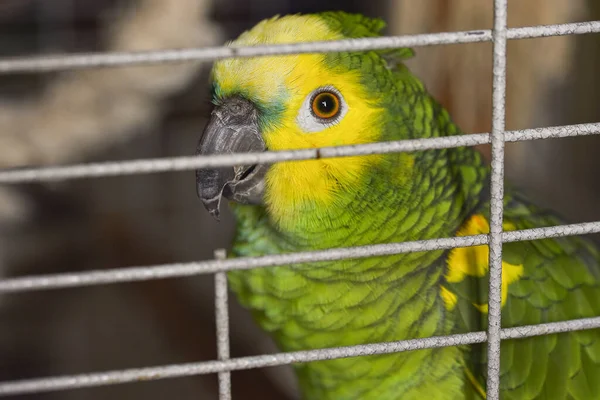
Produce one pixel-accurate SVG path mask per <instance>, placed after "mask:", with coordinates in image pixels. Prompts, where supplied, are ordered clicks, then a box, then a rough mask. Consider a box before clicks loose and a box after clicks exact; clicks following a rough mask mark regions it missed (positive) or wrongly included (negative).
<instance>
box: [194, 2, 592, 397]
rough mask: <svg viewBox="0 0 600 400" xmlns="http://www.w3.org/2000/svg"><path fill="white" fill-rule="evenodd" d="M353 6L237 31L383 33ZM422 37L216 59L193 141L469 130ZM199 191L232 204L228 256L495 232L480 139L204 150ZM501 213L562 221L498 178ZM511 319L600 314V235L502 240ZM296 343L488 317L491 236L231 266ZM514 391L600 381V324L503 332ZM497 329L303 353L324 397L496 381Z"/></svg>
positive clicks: (331, 141) (504, 380) (478, 393)
mask: <svg viewBox="0 0 600 400" xmlns="http://www.w3.org/2000/svg"><path fill="white" fill-rule="evenodd" d="M384 27H385V22H384V20H383V19H380V18H371V17H366V16H364V15H361V14H350V13H345V12H341V11H328V12H322V13H317V14H289V15H284V16H279V15H277V16H274V17H272V18H269V19H265V20H263V21H261V22H259V23H258V24H256V25H255V26H254V27H252V28H251V29H249V30H247V31H245V32H243V33H242V34H241V35H240V36H239V37H238V38H237V39H235V40H233V41H231V42H228V43H227V44H226V45H227V46H233V47H235V46H255V45H273V44H289V43H300V42H314V41H331V40H348V39H349V40H352V39H357V38H368V37H379V36H382V35H383V33H382V30H383V29H384ZM413 56H414V51H413V50H412V49H410V48H396V49H375V50H361V51H336V52H328V53H302V54H289V55H287V54H286V55H278V56H274V55H265V56H253V57H247V58H244V57H235V55H234V56H233V58H226V59H220V60H217V61H215V63H214V65H213V66H212V69H211V73H210V79H209V81H210V85H209V89H210V92H211V101H212V106H211V107H212V111H211V115H210V118H209V120H208V123H207V124H206V126H205V128H204V130H203V132H202V135H201V137H200V140H199V142H198V145H197V147H196V154H198V155H211V154H232V153H260V152H264V151H274V152H277V151H282V150H299V149H318V148H322V147H331V146H352V145H359V144H368V143H376V142H389V141H399V140H411V139H424V138H437V137H444V136H452V135H460V134H463V133H462V132H461V130H460V129H459V127H457V125H455V124H454V122H453V121H452V119H451V117H450V115H449V114H448V112H447V111H446V110H445V109H444V108H443V107H442V105H441V104H440V103H438V102H437V101H436V100H435V99H434V98H433V97H432V95H431V94H429V93H428V91H427V89H426V88H425V86H424V84H423V83H422V82H421V81H420V80H419V78H418V77H417V75H416V74H413V73H412V72H411V71H410V70H409V68H408V67H407V65H406V61H407V60H409V59H410V58H411V57H413ZM195 175H196V176H195V182H196V191H197V194H198V196H199V198H200V200H201V202H202V204H203V206H204V208H205V209H206V210H207V211H208V212H209V213H210V215H212V216H213V217H215V218H217V219H218V217H219V212H220V211H219V210H220V207H221V202H222V201H223V198H225V199H226V201H227V202H228V204H229V208H230V209H231V211H232V213H233V215H234V217H235V221H236V222H235V226H236V228H235V237H234V239H233V244H232V247H231V254H230V255H229V256H231V257H259V256H264V255H271V254H286V253H294V252H306V251H309V252H310V251H319V250H324V249H330V248H345V247H353V246H365V245H373V244H384V243H398V242H406V241H418V240H427V239H436V238H444V237H460V236H468V235H479V234H488V233H489V231H490V177H491V170H490V166H489V164H488V163H486V162H485V160H484V159H483V157H482V155H481V153H480V152H479V151H477V149H474V148H472V147H467V146H463V147H454V148H446V149H428V150H419V151H404V152H388V153H386V154H367V155H349V156H344V157H334V158H325V157H323V158H321V157H318V158H316V159H310V160H296V161H286V162H277V163H272V164H257V165H239V166H235V167H214V168H208V167H207V168H199V169H197V170H196V171H195ZM503 204H504V212H503V220H502V228H503V231H512V230H523V229H529V228H536V227H544V226H554V225H560V224H561V223H562V221H563V218H562V217H561V216H560V215H558V213H556V212H554V211H552V210H548V209H546V208H543V207H541V206H538V205H536V203H535V202H533V201H531V200H530V199H529V198H528V197H526V196H525V195H524V194H523V193H521V190H519V189H518V188H516V187H513V186H511V185H507V186H506V188H505V191H504V198H503ZM501 266H502V281H501V282H502V285H501V312H502V317H501V324H502V327H503V328H511V327H518V326H522V325H531V324H541V323H550V322H557V321H565V320H570V319H577V318H587V317H594V316H598V315H600V287H599V283H600V252H599V248H598V246H597V244H596V243H595V242H594V241H593V240H592V239H590V238H585V237H579V236H571V237H558V238H545V239H541V240H529V241H519V242H510V243H504V244H503V252H502V262H501ZM227 276H228V283H229V285H230V289H231V290H232V292H233V293H234V294H235V296H236V298H237V299H238V301H239V302H240V303H241V304H242V305H243V306H244V307H246V308H247V309H249V310H250V312H251V313H252V315H253V318H254V321H255V322H256V323H257V324H258V325H259V326H260V327H261V328H262V330H264V331H265V332H266V333H267V334H268V335H270V336H271V337H272V338H273V340H274V341H275V343H276V345H277V347H278V348H279V349H280V350H281V351H284V352H290V351H301V350H314V349H324V348H331V347H341V346H354V345H361V344H367V343H383V342H393V341H400V340H409V339H418V338H427V337H432V336H443V335H451V334H456V333H466V332H472V331H485V330H486V329H487V320H488V315H487V313H488V309H487V307H488V306H487V304H488V282H489V248H488V246H487V245H476V246H470V247H460V248H452V249H447V250H444V249H440V250H431V251H419V252H413V253H402V254H394V255H385V256H376V257H366V258H365V257H363V258H350V259H342V260H339V259H338V260H331V261H318V262H301V263H294V264H290V265H281V266H275V267H265V268H255V269H244V270H234V271H229V272H228V273H227ZM500 355H501V363H500V397H501V398H502V399H506V400H508V399H515V400H517V399H518V400H529V399H557V400H558V399H561V400H562V399H573V400H590V399H600V379H598V378H599V377H600V330H598V329H589V330H579V331H571V332H564V333H556V334H551V335H542V336H535V337H528V338H517V339H510V340H502V341H501V352H500ZM487 358H488V354H487V351H486V344H485V343H480V344H472V345H461V346H447V347H439V348H427V349H418V350H410V351H402V352H397V353H390V354H371V355H366V356H357V357H346V358H338V359H328V360H320V361H313V362H305V363H297V364H294V366H293V368H294V371H295V376H296V378H297V382H298V387H299V390H300V392H301V393H300V395H301V397H302V398H303V399H311V400H312V399H315V400H317V399H318V400H328V399H336V400H350V399H366V400H369V399H373V400H374V399H378V400H391V399H402V400H413V399H419V400H421V399H428V400H438V399H445V400H451V399H457V400H458V399H485V398H486V382H487V368H486V367H487Z"/></svg>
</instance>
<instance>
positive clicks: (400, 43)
mask: <svg viewBox="0 0 600 400" xmlns="http://www.w3.org/2000/svg"><path fill="white" fill-rule="evenodd" d="M597 32H600V21H588V22H578V23H570V24H560V25H538V26H530V27H522V28H512V29H509V30H508V32H507V38H508V39H527V38H536V37H548V36H562V35H579V34H587V33H597ZM491 40H492V32H491V31H490V30H489V29H488V30H477V31H461V32H441V33H432V34H419V35H403V36H386V37H375V38H359V39H344V40H335V41H321V42H303V43H293V44H276V45H263V46H244V47H242V46H239V47H225V46H219V47H204V48H188V49H165V50H154V51H137V52H114V53H106V52H104V53H83V54H64V55H54V56H36V57H15V58H5V59H2V60H0V74H14V73H36V72H48V71H60V70H67V69H81V68H92V67H116V66H126V65H134V64H158V63H172V62H187V61H196V62H202V61H213V60H218V59H224V58H233V57H260V56H273V55H289V54H303V53H323V52H339V51H364V50H382V49H393V48H399V47H420V46H432V45H441V44H459V43H474V42H489V41H491Z"/></svg>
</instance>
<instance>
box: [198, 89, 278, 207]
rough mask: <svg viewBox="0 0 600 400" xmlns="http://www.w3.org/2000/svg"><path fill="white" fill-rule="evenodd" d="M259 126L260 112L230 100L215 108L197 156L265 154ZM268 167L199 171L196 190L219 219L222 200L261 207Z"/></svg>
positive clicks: (252, 166) (235, 98)
mask: <svg viewBox="0 0 600 400" xmlns="http://www.w3.org/2000/svg"><path fill="white" fill-rule="evenodd" d="M265 149H266V145H265V142H264V140H263V138H262V135H261V133H260V130H259V127H258V111H257V110H256V107H255V106H254V105H253V104H252V103H251V102H250V101H248V100H246V99H243V98H241V97H231V98H229V99H226V100H224V101H223V102H222V104H221V105H219V106H216V107H215V109H214V110H213V112H212V116H211V119H210V121H209V122H208V125H206V128H204V133H203V134H202V137H201V138H200V141H199V142H198V147H197V149H196V154H201V155H208V154H231V153H250V152H262V151H265ZM267 167H268V166H267V165H249V166H248V165H246V166H236V167H224V168H214V169H198V170H196V190H197V193H198V197H200V200H202V203H203V204H204V207H205V208H206V209H207V210H208V212H209V213H210V214H211V215H212V216H213V217H215V218H217V219H218V218H219V208H220V205H221V198H222V197H223V196H225V197H226V198H228V199H230V200H233V201H237V202H238V203H242V204H261V203H262V197H263V191H264V176H265V173H266V170H267Z"/></svg>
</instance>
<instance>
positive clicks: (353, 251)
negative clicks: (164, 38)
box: [0, 0, 600, 400]
mask: <svg viewBox="0 0 600 400" xmlns="http://www.w3.org/2000/svg"><path fill="white" fill-rule="evenodd" d="M494 10H495V13H494V27H493V29H492V30H480V31H466V32H445V33H436V34H425V35H409V36H394V37H381V38H366V39H352V40H341V41H329V42H314V43H297V44H289V45H287V44H286V45H270V46H252V47H213V48H200V49H183V50H162V51H149V52H121V53H89V54H78V55H56V56H44V57H19V58H13V59H0V74H12V73H41V72H47V71H57V70H68V69H77V68H92V67H116V66H130V65H134V64H156V63H167V62H184V61H197V62H199V61H212V60H217V59H222V58H231V57H255V56H275V55H285V54H297V53H315V52H334V51H364V50H370V49H388V48H396V47H417V46H430V45H440V44H454V43H473V42H485V41H493V56H494V63H493V77H494V79H493V118H492V119H493V124H492V131H491V133H481V134H475V135H464V136H455V137H442V138H434V139H419V140H402V141H396V142H388V143H371V144H364V145H357V146H341V147H328V148H320V149H311V150H296V151H280V152H265V153H260V154H258V153H257V154H229V155H214V156H197V157H173V158H163V159H149V160H135V161H125V162H105V163H94V164H79V165H71V166H62V167H39V168H23V169H13V170H0V184H11V183H23V182H34V181H54V180H65V179H76V178H94V177H103V176H116V175H129V174H142V173H157V172H167V171H183V170H192V169H197V168H206V167H218V166H233V165H243V164H251V163H252V164H270V163H275V162H285V161H292V160H307V159H316V158H326V157H346V156H353V155H368V154H375V153H390V152H408V151H418V150H427V149H441V148H452V147H460V146H473V145H477V144H483V143H491V144H492V174H491V189H490V190H491V199H492V200H491V205H490V211H491V219H490V234H489V235H475V236H464V237H453V238H439V239H430V240H422V241H413V242H402V243H390V244H380V245H371V246H358V247H348V248H334V249H328V250H323V251H313V252H298V253H291V254H280V255H272V256H263V257H248V258H237V259H225V254H224V253H223V252H217V253H215V260H210V261H203V262H194V263H179V264H165V265H155V266H139V267H131V268H120V269H112V270H101V271H89V272H75V273H63V274H51V275H43V276H25V277H18V278H10V279H4V280H0V294H5V293H11V292H23V291H30V290H42V289H59V288H68V287H79V286H87V285H98V284H109V283H111V284H114V283H119V282H133V281H143V280H150V279H162V278H172V277H183V276H191V275H197V274H215V317H216V325H217V353H218V360H216V361H207V362H198V363H191V364H178V365H166V366H158V367H150V368H141V369H128V370H115V371H108V372H99V373H92V374H81V375H69V376H59V377H51V378H42V379H28V380H21V381H10V382H0V396H4V395H14V394H24V393H39V392H47V391H53V390H64V389H75V388H83V387H93V386H102V385H111V384H119V383H126V382H135V381H140V380H154V379H164V378H174V377H182V376H190V375H200V374H212V373H217V374H218V375H219V398H220V399H221V400H229V399H231V375H230V373H231V371H235V370H242V369H250V368H261V367H268V366H276V365H284V364H290V363H298V362H311V361H317V360H328V359H334V358H343V357H356V356H361V355H373V354H386V353H393V352H402V351H408V350H417V349H424V348H433V347H444V346H456V345H465V344H474V343H484V342H487V343H488V358H489V363H488V382H487V390H488V393H487V396H488V397H487V398H488V399H490V400H492V399H494V400H497V399H498V398H499V366H500V361H501V360H500V351H499V350H500V343H501V341H502V340H505V339H514V338H524V337H531V336H537V335H547V334H552V333H559V332H567V331H573V330H583V329H597V328H600V316H598V317H594V318H585V319H578V320H570V321H562V322H556V323H548V324H538V325H530V326H522V327H515V328H508V329H501V326H500V322H501V307H500V306H501V282H502V280H501V274H502V268H501V262H502V244H503V243H508V242H515V241H524V240H537V239H544V238H552V237H563V236H570V235H583V234H589V233H598V232H600V221H597V222H588V223H581V224H571V225H559V226H553V227H544V228H534V229H526V230H518V231H510V232H503V230H502V213H503V174H504V144H505V142H511V141H521V140H536V139H544V138H561V137H571V136H583V135H591V134H598V133H600V123H592V124H579V125H566V126H558V127H546V128H539V129H527V130H519V131H505V89H506V41H507V40H511V39H524V38H537V37H548V36H559V35H574V34H586V33H598V32H600V21H590V22H582V23H573V24H561V25H546V26H531V27H522V28H507V26H506V11H507V0H495V2H494ZM486 244H487V245H489V247H490V259H489V261H490V283H489V284H490V288H489V304H488V307H489V324H488V330H487V332H484V331H481V332H469V333H465V334H459V335H449V336H440V337H430V338H423V339H414V340H403V341H398V342H391V343H375V344H367V345H360V346H349V347H339V348H329V349H320V350H309V351H300V352H290V353H277V354H270V355H260V356H253V357H242V358H233V359H231V358H230V354H229V315H228V298H227V278H226V272H227V271H231V270H240V269H251V268H263V267H269V266H277V265H289V264H298V263H306V262H317V261H329V260H342V259H350V258H364V257H371V256H383V255H392V254H399V253H406V252H416V251H428V250H441V249H450V248H455V247H467V246H477V245H486Z"/></svg>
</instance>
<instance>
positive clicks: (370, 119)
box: [196, 13, 412, 224]
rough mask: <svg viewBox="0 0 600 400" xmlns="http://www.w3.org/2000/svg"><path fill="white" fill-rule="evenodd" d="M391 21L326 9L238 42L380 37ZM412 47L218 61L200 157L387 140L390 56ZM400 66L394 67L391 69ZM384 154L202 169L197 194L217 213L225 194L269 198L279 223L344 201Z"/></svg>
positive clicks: (241, 199) (261, 27)
mask: <svg viewBox="0 0 600 400" xmlns="http://www.w3.org/2000/svg"><path fill="white" fill-rule="evenodd" d="M383 26H384V23H383V22H382V21H381V20H378V19H369V18H366V17H363V16H360V15H349V14H344V13H323V14H318V15H289V16H284V17H274V18H272V19H268V20H264V21H262V22H260V23H259V24H258V25H256V26H255V27H254V28H252V29H251V30H249V31H247V32H244V33H243V34H242V35H241V36H240V37H239V38H238V39H237V40H235V41H233V42H232V43H230V45H234V46H242V45H264V44H280V43H294V42H306V41H326V40H337V39H351V38H356V37H369V36H378V35H379V31H380V30H381V29H382V28H383ZM390 54H392V55H393V56H394V57H395V58H396V59H399V58H406V57H407V56H410V55H411V54H412V53H411V50H410V49H395V50H393V52H392V51H388V52H387V53H386V52H385V51H379V52H374V51H371V52H365V54H361V53H342V52H339V53H329V54H299V55H286V56H266V57H253V58H233V59H225V60H220V61H217V62H216V63H215V65H214V67H213V70H212V73H211V81H212V96H213V103H214V109H213V111H212V115H211V119H210V121H209V123H208V124H207V126H206V128H205V130H204V132H203V135H202V137H201V139H200V142H199V144H198V148H197V154H202V155H206V154H227V153H239V152H263V151H267V150H269V151H279V150H296V149H313V148H319V147H328V146H340V145H356V144H362V143H370V142H376V141H380V140H382V139H384V137H383V132H384V131H385V126H384V125H385V121H386V114H387V111H388V110H387V109H386V106H385V104H384V99H388V100H389V97H390V94H389V91H391V83H390V82H392V81H393V80H392V77H391V74H393V73H395V72H394V71H393V69H394V68H392V67H391V66H390V61H389V57H386V55H390ZM393 67H395V66H393ZM381 160H382V156H379V155H372V156H353V157H346V158H330V159H317V160H306V161H290V162H283V163H277V164H274V165H269V166H268V165H246V166H238V167H233V168H218V169H200V170H197V171H196V183H197V193H198V196H199V197H200V199H201V200H202V202H203V204H204V206H205V207H206V209H207V210H208V211H209V212H210V213H211V214H212V215H213V216H215V217H218V215H219V206H220V203H221V199H222V197H225V198H227V199H229V200H232V201H235V202H238V203H243V204H262V205H264V206H265V207H266V209H267V210H268V212H269V215H270V216H271V217H272V218H273V219H274V220H275V221H276V222H279V223H280V224H285V223H286V221H287V223H290V218H293V217H292V216H293V215H297V214H298V213H302V212H305V211H306V210H307V209H309V208H310V209H315V208H319V209H326V208H327V207H330V206H335V205H337V206H339V201H338V200H339V199H341V198H347V197H348V196H349V195H350V194H351V193H352V192H353V190H356V187H357V186H358V182H359V181H360V179H361V178H362V177H364V175H365V174H366V173H367V172H368V171H369V170H371V169H372V168H374V166H375V165H376V164H377V163H379V162H381Z"/></svg>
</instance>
